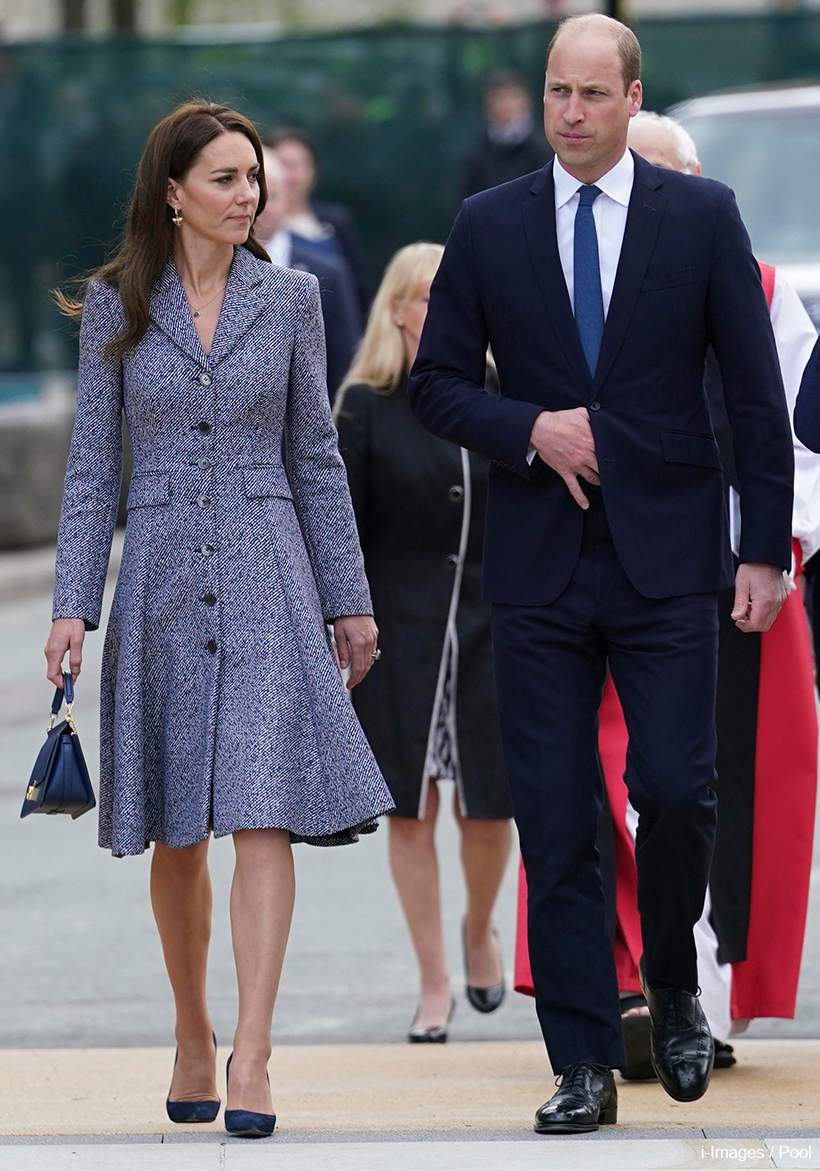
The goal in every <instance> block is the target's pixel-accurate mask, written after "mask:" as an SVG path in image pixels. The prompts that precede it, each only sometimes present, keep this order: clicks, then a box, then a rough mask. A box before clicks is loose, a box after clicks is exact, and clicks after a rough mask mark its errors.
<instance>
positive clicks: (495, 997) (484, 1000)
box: [461, 919, 507, 1012]
mask: <svg viewBox="0 0 820 1171" xmlns="http://www.w3.org/2000/svg"><path fill="white" fill-rule="evenodd" d="M493 939H494V940H495V945H496V947H497V948H498V954H499V957H501V941H500V940H499V938H498V932H497V931H496V929H495V928H493ZM461 945H462V949H463V951H464V981H465V983H464V991H465V992H466V993H467V999H468V1000H469V1002H470V1004H471V1005H472V1006H473V1008H474V1009H475V1010H476V1012H495V1010H496V1009H497V1008H500V1007H501V1002H502V1000H503V999H504V994H505V993H506V991H507V985H506V983H505V981H504V978H503V976H502V979H501V983H500V984H491V985H490V987H489V988H479V987H477V986H476V985H475V984H471V983H470V977H469V975H468V972H467V920H466V919H463V920H462V923H461ZM502 972H503V960H502Z"/></svg>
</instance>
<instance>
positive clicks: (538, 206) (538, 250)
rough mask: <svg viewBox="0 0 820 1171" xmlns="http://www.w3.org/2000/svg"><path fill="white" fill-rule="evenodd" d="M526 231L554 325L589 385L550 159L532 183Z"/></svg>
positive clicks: (574, 367) (527, 206) (573, 363)
mask: <svg viewBox="0 0 820 1171" xmlns="http://www.w3.org/2000/svg"><path fill="white" fill-rule="evenodd" d="M524 232H525V234H526V237H527V247H528V248H529V252H530V258H531V260H532V263H533V267H534V268H535V276H536V279H537V281H538V286H539V288H540V290H541V297H542V299H543V301H544V304H545V305H546V308H547V313H548V314H549V316H550V320H551V321H552V326H553V329H554V330H555V333H556V334H557V336H558V340H559V342H560V343H561V346H562V347H563V350H564V353H565V354H566V357H567V361H568V362H569V364H570V366H571V367H572V369H573V370H574V371H575V373H576V374H577V376H578V378H579V379H580V380H581V382H582V383H583V384H584V385H585V386H587V387H589V386H591V384H592V378H591V376H590V373H589V368H588V366H587V363H586V358H585V357H584V351H583V350H582V349H581V342H580V339H579V337H578V330H577V329H576V326H575V317H574V315H573V312H572V305H571V304H570V299H569V293H568V292H567V282H566V281H565V280H564V270H563V269H562V267H561V258H560V256H559V254H558V236H557V233H556V229H555V187H554V186H553V181H552V163H551V162H550V163H548V164H547V165H546V167H544V168H543V169H542V170H541V171H539V172H538V174H537V176H536V177H535V181H534V182H533V184H532V186H531V187H530V192H529V198H528V202H527V203H525V205H524Z"/></svg>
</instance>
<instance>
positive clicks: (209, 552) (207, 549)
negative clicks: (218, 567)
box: [202, 545, 216, 557]
mask: <svg viewBox="0 0 820 1171" xmlns="http://www.w3.org/2000/svg"><path fill="white" fill-rule="evenodd" d="M202 552H203V553H204V554H205V556H206V557H212V556H213V554H214V553H215V552H216V549H215V548H214V547H213V545H203V546H202Z"/></svg>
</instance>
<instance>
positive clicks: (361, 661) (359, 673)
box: [333, 614, 379, 691]
mask: <svg viewBox="0 0 820 1171" xmlns="http://www.w3.org/2000/svg"><path fill="white" fill-rule="evenodd" d="M333 633H334V634H335V636H336V657H337V658H338V660H339V666H340V667H341V669H342V670H343V671H346V670H347V668H348V667H350V678H349V679H348V681H347V687H348V691H352V690H353V688H354V687H355V686H356V684H357V683H361V681H362V679H364V677H365V675H366V674H367V672H368V671H369V670H370V668H371V667H372V666H373V664H374V663H375V661H376V659H375V657H374V656H375V654H376V643H377V642H378V638H379V631H378V628H377V626H376V623H375V622H374V621H373V619H372V618H371V617H370V615H369V614H358V615H354V616H353V617H352V618H336V619H335V620H334V622H333Z"/></svg>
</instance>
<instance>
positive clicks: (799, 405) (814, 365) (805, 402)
mask: <svg viewBox="0 0 820 1171" xmlns="http://www.w3.org/2000/svg"><path fill="white" fill-rule="evenodd" d="M794 431H795V434H796V435H797V438H798V439H799V440H800V442H801V443H805V445H806V447H808V449H809V450H810V451H818V452H820V338H818V339H817V341H816V342H815V344H814V349H813V350H812V352H811V357H810V358H809V362H808V365H807V366H806V369H805V370H804V371H803V378H802V381H801V383H800V392H799V394H798V395H797V402H796V403H795V404H794Z"/></svg>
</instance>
